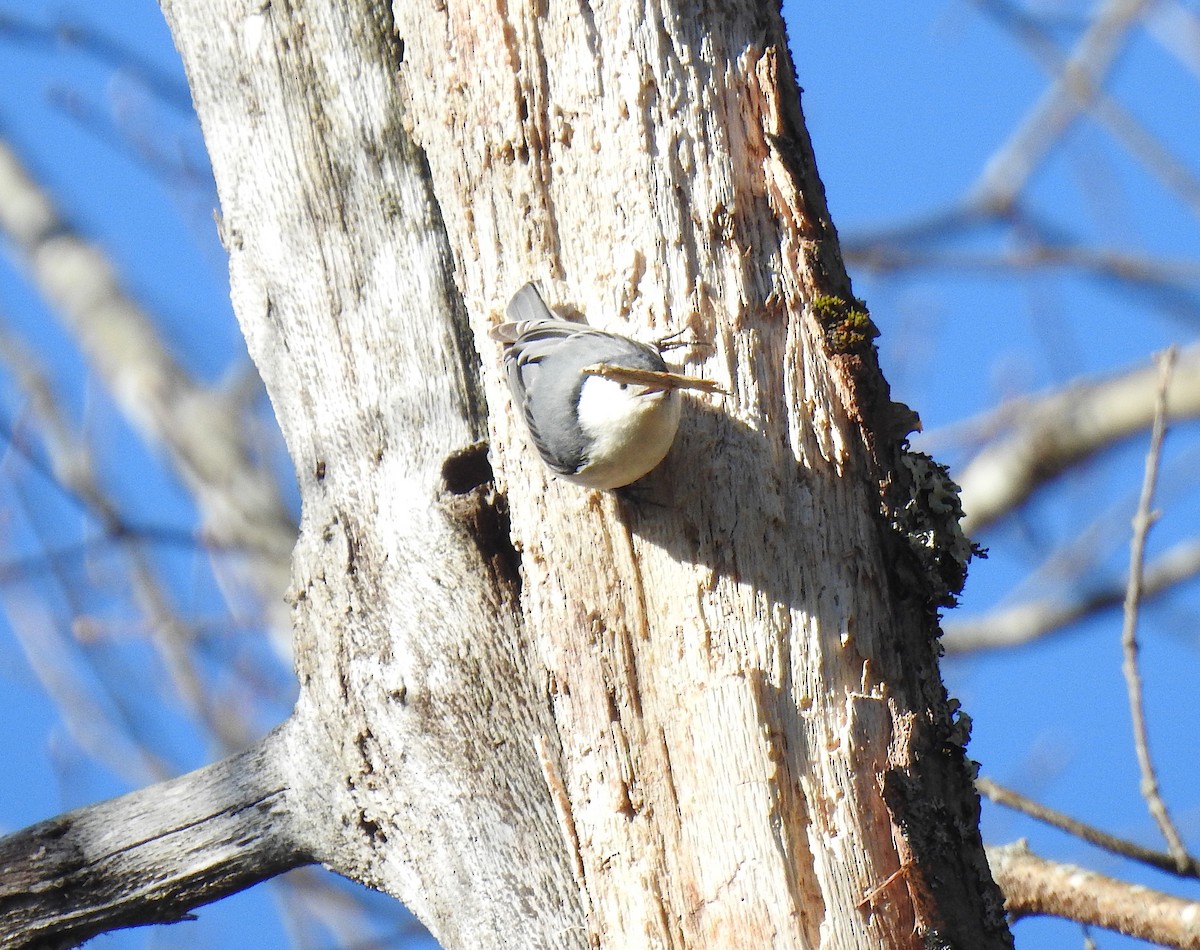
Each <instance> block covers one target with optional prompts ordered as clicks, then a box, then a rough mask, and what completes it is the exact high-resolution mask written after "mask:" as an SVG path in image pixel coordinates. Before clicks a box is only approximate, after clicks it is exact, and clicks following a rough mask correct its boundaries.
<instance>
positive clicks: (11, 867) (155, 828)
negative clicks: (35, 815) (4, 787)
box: [0, 727, 311, 950]
mask: <svg viewBox="0 0 1200 950" xmlns="http://www.w3.org/2000/svg"><path fill="white" fill-rule="evenodd" d="M285 728H286V727H284V728H281V729H278V730H276V731H275V732H273V733H271V734H270V735H269V736H267V737H266V738H265V739H264V740H263V741H262V742H260V743H259V744H258V745H256V746H254V747H253V748H250V749H248V750H246V751H245V752H241V753H238V754H237V755H234V756H230V757H229V758H227V759H224V760H222V761H221V762H218V763H216V764H215V765H210V766H208V767H206V768H203V769H199V770H197V771H195V772H189V773H188V774H187V775H183V776H180V777H179V778H175V779H172V780H170V781H167V782H162V783H160V784H157V785H151V786H150V787H148V788H143V789H140V790H138V791H136V792H131V793H130V794H128V795H123V796H121V797H120V798H114V799H111V800H109V801H106V802H101V803H99V804H96V805H89V806H87V807H85V808H80V809H77V810H76V811H73V812H70V813H68V814H66V815H62V816H59V817H57V818H52V819H50V820H49V821H44V822H42V823H40V824H37V825H32V826H31V827H29V828H26V829H24V830H23V831H18V832H16V833H15V834H12V835H9V836H8V837H6V838H3V839H0V946H4V947H6V948H9V950H18V948H22V947H38V948H43V950H44V948H63V947H71V946H76V945H78V944H79V943H82V942H83V941H84V940H87V939H88V938H90V937H93V936H95V935H96V934H99V933H103V932H105V931H108V930H114V929H117V928H119V927H130V926H137V925H141V924H152V923H173V922H176V921H180V920H186V919H188V918H189V912H190V911H191V910H192V909H193V908H196V907H199V906H200V905H202V904H208V903H211V902H212V901H214V900H217V899H218V898H221V897H225V896H227V895H229V894H232V893H235V892H237V891H240V890H243V889H245V888H247V887H249V886H250V885H252V884H255V883H258V882H259V881H262V880H265V879H267V878H270V877H273V876H275V875H276V874H280V873H282V872H283V871H287V870H289V869H291V868H294V867H299V866H300V865H303V864H308V863H310V860H311V859H310V858H309V857H308V856H307V855H306V854H305V853H304V851H303V850H302V849H301V848H300V847H298V846H297V844H296V843H295V842H294V840H293V837H292V834H291V827H290V821H289V815H290V808H289V801H290V792H289V789H288V786H287V782H286V780H285V778H284V775H285V774H286V773H285V771H284V770H283V769H282V768H281V767H280V763H281V756H280V754H281V747H282V746H283V745H284V737H285V735H286V732H285Z"/></svg>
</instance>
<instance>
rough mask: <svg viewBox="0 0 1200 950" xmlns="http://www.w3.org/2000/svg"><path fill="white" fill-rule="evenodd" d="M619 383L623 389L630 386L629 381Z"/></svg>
mask: <svg viewBox="0 0 1200 950" xmlns="http://www.w3.org/2000/svg"><path fill="white" fill-rule="evenodd" d="M619 385H620V387H621V388H622V389H628V388H629V383H620V384H619Z"/></svg>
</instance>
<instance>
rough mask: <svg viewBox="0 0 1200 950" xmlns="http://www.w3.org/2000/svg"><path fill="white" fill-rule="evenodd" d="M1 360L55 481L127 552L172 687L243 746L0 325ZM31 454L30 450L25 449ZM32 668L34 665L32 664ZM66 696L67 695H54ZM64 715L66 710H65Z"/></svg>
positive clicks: (165, 601) (37, 372)
mask: <svg viewBox="0 0 1200 950" xmlns="http://www.w3.org/2000/svg"><path fill="white" fill-rule="evenodd" d="M0 362H3V364H4V365H5V366H6V368H7V369H8V371H9V373H10V374H11V375H12V377H13V379H14V380H15V381H16V383H17V385H18V386H19V387H20V388H21V390H22V391H23V392H24V394H25V395H26V397H27V400H28V405H29V408H30V411H31V413H32V416H33V419H34V421H35V423H36V431H37V434H38V436H39V437H40V440H41V444H42V446H43V447H44V450H45V453H46V457H47V458H48V460H49V462H50V467H51V471H52V473H53V477H54V479H55V481H56V483H57V484H58V485H59V486H61V487H62V488H63V490H64V491H66V492H67V493H69V494H70V495H71V496H73V497H74V498H76V499H78V500H79V501H80V503H81V504H83V505H84V506H85V507H86V510H87V512H88V513H89V514H90V515H91V516H92V517H94V518H95V519H96V520H97V521H98V522H99V523H100V524H101V525H102V526H103V529H104V531H105V533H106V535H108V537H109V538H110V539H111V540H112V543H114V544H119V545H121V547H122V550H123V553H124V554H125V555H126V556H127V558H128V566H129V575H130V582H131V585H132V589H133V592H134V595H135V596H136V598H137V600H138V604H139V606H140V608H141V610H142V613H143V614H144V615H145V616H146V618H147V620H148V622H149V629H150V634H151V639H152V641H153V643H154V645H155V646H156V648H157V649H158V652H159V655H160V657H161V658H162V660H163V665H164V667H165V668H166V669H167V670H168V672H169V673H170V676H171V679H172V682H173V684H174V686H175V690H176V692H177V693H178V695H179V697H180V698H181V699H182V700H183V702H184V704H185V705H186V707H187V708H188V710H189V711H190V712H191V713H192V714H194V715H196V716H197V717H198V718H200V719H201V720H202V721H203V722H204V724H205V725H206V726H207V727H208V728H209V729H210V730H211V731H212V732H213V734H214V735H216V736H218V737H219V738H220V739H221V741H222V744H223V746H224V747H225V748H227V749H230V750H232V749H240V748H243V747H244V746H245V745H246V744H247V743H248V742H249V741H250V739H251V738H252V737H251V735H250V733H249V731H248V730H247V728H246V724H245V723H243V722H239V721H238V720H237V719H236V717H234V716H231V715H230V714H229V711H228V709H225V708H223V707H222V706H220V705H219V704H217V703H216V702H214V697H212V696H211V695H210V694H209V691H208V689H207V688H206V687H205V685H204V684H203V683H202V682H201V680H200V676H199V675H198V673H197V670H196V665H195V663H194V660H193V657H192V654H191V649H190V648H191V645H192V642H193V640H194V635H193V632H192V631H191V630H190V629H189V628H188V626H187V624H185V623H184V621H183V620H182V618H180V616H179V615H178V613H177V612H176V611H175V610H174V608H173V607H172V605H171V603H170V598H169V597H168V596H167V594H166V592H165V591H164V590H163V589H162V585H161V584H160V583H159V580H158V577H157V576H156V575H155V572H154V570H153V569H152V568H151V566H150V563H149V561H148V559H147V558H146V556H145V554H144V552H143V551H142V548H141V544H140V539H139V538H138V536H137V535H136V534H135V533H134V532H131V531H130V530H129V529H128V526H127V525H126V524H125V521H124V519H123V518H122V516H121V513H120V511H119V510H118V507H117V505H116V504H115V503H114V502H113V501H112V500H111V499H110V498H109V497H108V495H107V494H106V493H105V491H104V490H103V488H101V486H100V484H99V482H98V481H97V480H96V477H95V465H94V461H93V458H92V453H91V451H90V449H89V447H88V446H87V445H86V444H85V443H84V442H83V441H82V440H81V439H79V438H78V437H77V436H76V435H75V433H74V432H72V431H71V427H70V426H69V425H68V423H67V421H66V420H65V419H64V418H63V416H62V413H61V411H60V407H59V404H58V401H57V399H56V398H55V396H54V394H53V392H52V390H51V385H50V382H49V380H48V379H47V378H46V377H45V375H44V374H43V373H42V371H41V369H40V367H39V365H38V361H37V359H36V358H35V357H34V356H33V355H32V354H30V353H28V352H26V351H25V348H24V347H23V346H22V345H21V344H20V343H19V342H18V341H17V340H15V339H12V338H11V337H10V336H9V335H8V334H6V333H5V332H4V331H3V330H0ZM28 454H29V455H32V453H28ZM35 668H36V667H35ZM59 698H60V701H67V702H70V701H71V697H70V696H69V695H68V696H66V697H59ZM63 712H64V715H69V712H68V711H67V710H64V711H63Z"/></svg>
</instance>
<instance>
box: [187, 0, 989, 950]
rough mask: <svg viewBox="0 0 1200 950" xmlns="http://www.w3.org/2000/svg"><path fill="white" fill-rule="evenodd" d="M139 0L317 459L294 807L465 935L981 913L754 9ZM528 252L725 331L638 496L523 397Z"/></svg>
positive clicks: (848, 927) (847, 310)
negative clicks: (525, 407)
mask: <svg viewBox="0 0 1200 950" xmlns="http://www.w3.org/2000/svg"><path fill="white" fill-rule="evenodd" d="M164 6H165V9H166V10H167V13H168V18H169V19H170V21H171V25H172V29H173V30H174V33H175V36H176V41H177V43H178V45H179V47H180V49H181V52H182V53H183V56H184V60H185V63H186V65H187V68H188V72H189V78H190V81H191V84H192V88H193V93H194V96H195V99H196V104H197V108H198V111H199V113H200V116H201V121H202V123H203V126H204V130H205V135H206V139H207V141H208V143H209V148H210V152H211V155H212V159H213V166H214V170H215V172H216V176H217V183H218V187H219V190H220V195H221V203H222V214H223V226H224V233H225V237H226V245H227V247H228V248H229V251H230V257H231V277H232V286H233V295H234V304H235V307H236V309H237V312H238V316H239V319H240V320H241V322H242V326H243V328H244V330H245V333H246V336H247V339H248V343H249V346H250V351H251V354H252V356H253V357H254V359H255V361H256V363H257V365H258V366H259V368H260V371H261V372H262V375H263V378H264V381H265V382H266V384H267V387H268V390H269V392H270V394H271V398H272V400H273V402H274V405H275V409H276V412H277V414H278V416H279V419H280V423H281V426H282V428H283V432H284V435H285V438H286V439H287V442H288V445H289V449H290V451H291V454H292V457H293V460H294V461H295V464H296V470H297V472H298V475H299V478H300V482H301V489H302V495H303V499H304V519H303V524H302V529H301V539H300V542H299V545H298V548H297V551H296V556H295V562H294V571H293V598H294V603H295V607H296V611H295V617H296V624H297V649H296V654H297V666H298V672H299V675H300V681H301V699H300V702H299V705H298V707H297V710H296V714H295V718H294V722H293V723H292V726H293V728H291V729H289V731H288V736H289V741H290V742H291V744H292V745H291V755H290V757H289V761H290V762H291V764H292V766H293V769H294V773H293V775H292V781H293V782H294V785H295V789H296V792H297V794H298V795H299V796H300V797H301V800H302V801H303V802H304V817H305V818H306V820H307V828H306V832H305V838H304V840H305V843H306V846H307V847H308V849H309V850H311V852H312V853H313V854H314V855H315V856H316V857H317V858H319V859H320V860H322V861H324V862H325V863H327V864H329V865H330V866H331V867H334V868H335V869H337V870H339V871H341V872H343V873H345V874H347V875H349V876H351V877H354V878H356V879H358V880H361V881H365V882H367V883H371V884H374V885H376V886H379V887H381V888H384V889H386V890H388V891H390V892H391V893H393V894H396V895H397V896H399V897H400V898H401V899H403V900H404V901H405V902H406V903H407V904H408V905H409V906H410V907H411V908H412V909H413V910H414V912H416V913H417V914H418V915H419V916H420V917H421V918H422V919H423V920H424V921H425V922H426V923H427V924H428V925H429V926H430V928H431V929H432V930H433V931H434V933H435V934H436V935H437V937H438V938H439V939H440V940H441V941H442V942H443V944H444V945H445V946H447V947H451V948H452V947H481V946H487V947H503V946H511V947H522V948H527V947H552V946H553V947H559V946H561V947H580V946H587V945H589V944H590V945H592V946H597V947H612V948H631V947H643V946H644V947H683V946H687V947H722V948H731V947H753V948H761V947H788V948H792V947H830V948H833V947H889V948H898V947H916V946H921V945H922V944H924V945H956V946H960V947H971V948H981V950H986V948H989V947H1003V946H1007V945H1009V937H1008V934H1007V931H1006V930H1005V927H1004V923H1003V919H1002V917H1001V914H1000V903H999V897H998V894H997V892H996V891H995V889H994V886H993V885H992V883H991V881H990V877H989V875H988V872H987V867H986V863H985V861H984V858H983V852H982V847H981V844H980V841H979V838H978V832H977V827H976V826H977V817H978V816H977V807H978V803H977V799H976V798H975V796H974V793H973V791H972V789H971V786H970V775H969V768H968V763H966V761H965V757H964V755H963V750H962V744H963V739H964V732H965V729H964V727H963V726H962V725H961V724H960V723H956V722H955V720H954V717H953V715H952V710H951V708H950V706H949V704H948V703H947V701H946V697H945V695H944V691H943V689H942V687H941V683H940V680H939V678H938V675H937V668H936V658H935V657H936V648H935V645H934V640H933V636H934V633H935V627H936V623H935V608H936V604H937V603H938V602H939V601H940V600H942V599H943V594H942V593H939V590H938V588H939V583H938V582H935V581H931V580H930V579H928V578H927V577H926V576H924V574H923V573H922V571H921V570H920V569H919V566H918V562H917V561H916V559H915V558H914V556H913V555H912V554H911V553H910V549H909V548H908V547H907V546H906V545H905V543H904V541H903V540H902V539H901V538H900V537H899V536H898V534H897V533H896V532H894V531H893V529H892V527H891V524H892V522H893V521H894V520H896V518H897V512H898V510H899V509H900V507H901V506H902V505H903V504H905V502H906V501H907V500H908V495H907V489H908V486H907V483H906V477H905V476H902V475H901V474H899V473H901V472H902V471H904V470H903V469H902V468H901V466H900V454H899V439H900V437H901V436H902V435H903V434H904V432H905V429H906V426H905V423H906V421H907V419H908V416H907V414H906V413H905V412H904V411H902V410H901V409H898V408H897V407H894V406H893V405H892V404H891V403H890V401H889V400H888V398H887V391H886V387H885V385H884V383H883V381H882V378H881V377H880V376H879V374H878V370H877V367H876V366H875V362H874V352H873V349H872V347H871V344H870V338H871V332H872V330H871V327H870V323H869V320H868V319H867V317H866V315H865V313H863V312H862V311H861V308H860V307H859V305H857V304H856V303H855V302H854V301H853V299H852V297H851V296H850V289H849V282H848V280H847V279H846V277H845V274H844V271H843V269H842V266H841V262H840V258H839V255H838V249H837V245H836V238H835V235H834V231H833V227H832V225H831V223H830V222H829V220H828V216H827V213H826V210H825V206H824V197H823V194H822V192H821V187H820V183H819V181H818V180H817V177H816V173H815V168H814V164H813V159H812V154H811V150H810V147H809V143H808V140H807V137H806V134H805V132H804V128H803V123H802V117H801V115H800V110H799V102H798V98H797V89H796V86H795V82H794V78H793V76H792V67H791V63H790V59H789V55H788V51H787V48H786V44H785V40H784V35H783V30H782V24H781V21H780V19H779V16H778V11H777V10H776V9H774V8H771V7H760V6H759V5H757V4H752V3H744V2H743V3H721V4H714V5H704V4H699V5H693V4H688V3H677V4H673V3H667V2H663V3H660V4H658V5H655V6H652V7H641V8H635V7H632V6H630V5H629V4H626V3H621V2H612V3H599V4H595V5H592V6H586V5H585V6H583V7H581V8H572V9H570V10H567V9H565V8H563V7H561V6H557V5H544V6H538V5H528V6H527V5H525V4H520V3H516V4H508V5H500V6H498V7H497V6H488V5H482V6H481V5H479V4H476V3H474V2H462V0H452V2H450V3H434V2H432V0H430V2H420V0H413V2H405V3H401V4H398V5H396V7H395V8H394V9H392V10H389V8H388V7H386V6H384V5H380V4H377V3H331V2H311V3H307V2H292V3H287V2H274V3H271V4H269V5H263V4H260V3H246V2H244V0H242V2H237V0H222V2H210V0H205V2H200V0H169V2H166V3H165V4H164ZM392 16H394V17H395V23H394V24H393V22H392V19H391V18H392ZM410 135H411V137H412V138H415V141H416V144H417V145H418V146H419V147H420V149H421V150H422V151H420V152H417V151H415V150H414V147H413V145H412V144H411V142H410ZM425 163H427V174H426V173H425V169H424V167H423V166H424V165H425ZM430 183H432V189H433V190H432V192H431V191H430V190H429V186H430ZM434 196H436V200H435V197H434ZM531 277H541V278H543V279H544V282H545V289H546V290H547V294H548V296H549V297H550V299H551V300H552V301H554V302H557V303H559V304H562V305H565V306H567V307H569V308H578V309H581V310H583V311H585V312H586V313H587V315H588V317H589V318H590V320H591V321H592V322H593V323H597V324H601V325H605V326H607V327H610V328H617V329H621V330H624V331H626V332H630V333H634V334H640V335H643V336H646V337H650V336H653V335H655V334H656V333H661V332H663V331H665V330H668V329H670V330H675V329H679V328H681V327H684V326H687V327H689V328H690V329H691V330H692V331H693V333H694V334H695V335H696V336H697V337H699V338H701V339H702V340H704V341H705V342H706V343H708V344H709V345H710V348H703V349H700V348H698V349H697V350H696V351H695V352H694V354H693V359H692V362H693V363H694V364H695V365H694V367H693V368H694V369H695V370H697V371H699V372H703V373H704V374H706V375H709V376H711V377H714V378H716V379H718V380H720V381H721V382H722V383H723V384H724V385H725V387H726V388H727V389H728V390H729V392H730V393H731V395H730V396H729V397H727V398H724V399H715V398H714V399H699V398H697V399H695V400H694V401H693V402H692V403H691V404H690V406H689V410H688V412H687V415H686V418H685V421H684V424H683V428H682V431H681V435H680V438H679V440H678V442H677V444H676V446H675V449H674V450H673V452H672V454H671V456H670V457H669V458H668V460H667V462H666V463H665V464H664V465H663V466H662V467H661V468H660V469H659V470H657V471H656V472H655V473H654V474H653V475H652V476H651V478H650V479H648V481H647V484H646V489H647V492H648V494H649V496H650V500H649V502H648V503H645V504H643V505H641V506H635V505H627V504H625V503H623V502H621V501H619V500H618V499H616V498H614V497H613V496H610V495H602V494H595V493H589V492H586V491H581V490H579V489H578V488H576V487H573V486H571V485H568V484H563V483H558V482H554V481H552V480H550V479H549V478H548V477H547V473H546V472H545V470H544V469H543V468H542V467H541V466H540V464H539V463H538V461H537V459H536V456H535V453H534V452H533V451H532V450H531V447H530V446H529V445H528V444H527V442H526V440H525V439H524V437H523V436H522V435H521V434H520V433H519V432H518V431H517V430H515V429H514V428H513V426H512V419H511V416H510V415H509V413H508V412H507V399H506V394H505V392H504V390H503V387H502V383H501V372H500V359H499V353H498V351H497V347H496V345H495V344H492V343H490V342H488V341H487V338H486V331H487V329H488V327H489V326H490V325H491V323H492V322H493V321H494V319H496V314H497V313H498V312H499V311H500V310H501V309H502V308H503V305H504V303H505V302H506V300H507V298H508V297H509V295H511V293H512V292H513V291H514V290H515V289H516V288H517V287H518V286H520V285H521V284H522V283H523V282H524V281H526V280H527V279H530V278H531ZM455 284H457V289H456V286H455ZM459 292H461V298H460V297H459V296H458V294H459ZM472 341H475V345H476V346H477V347H478V351H479V354H481V357H480V356H476V353H475V349H474V348H473V345H472ZM479 379H482V384H483V392H484V393H485V394H486V397H487V402H488V404H489V405H490V407H491V412H490V414H489V415H488V416H487V417H486V422H487V426H486V429H485V425H484V422H485V416H484V413H483V409H482V406H483V400H482V399H481V398H480V396H481V393H480V391H479V388H478V380H479ZM485 432H486V433H488V434H490V436H491V445H492V448H491V453H490V458H491V462H492V464H493V465H495V466H496V472H497V475H498V479H497V485H498V486H499V487H500V489H501V490H504V491H506V493H507V496H508V498H509V500H510V502H511V518H512V521H511V528H510V525H509V523H508V513H507V510H506V508H505V504H504V497H503V495H499V494H497V493H496V491H495V490H494V489H493V487H492V485H491V483H490V478H491V470H490V468H489V465H488V460H487V458H485V457H484V455H483V454H482V451H481V450H480V449H479V448H477V447H476V448H472V446H473V445H474V444H475V443H476V440H478V438H479V437H480V436H481V435H483V434H485ZM510 533H511V539H512V541H513V542H515V550H514V549H513V547H512V546H511V545H510V542H509V538H510ZM517 552H519V571H518V569H517V568H518V558H517Z"/></svg>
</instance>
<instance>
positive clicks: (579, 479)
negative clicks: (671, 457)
mask: <svg viewBox="0 0 1200 950" xmlns="http://www.w3.org/2000/svg"><path fill="white" fill-rule="evenodd" d="M680 403H681V398H680V395H679V392H678V391H677V390H667V391H665V392H663V391H659V392H653V393H646V391H645V387H642V386H637V385H629V386H628V387H626V388H625V389H622V388H621V386H620V385H619V384H618V383H615V382H613V381H612V380H610V379H605V378H603V377H601V376H589V377H588V378H587V379H586V380H585V381H584V383H583V388H582V390H581V391H580V394H579V424H580V427H581V428H582V429H583V432H584V435H585V436H586V437H587V440H588V444H589V450H588V462H587V464H586V465H584V467H583V468H581V469H580V470H579V471H578V472H576V473H575V474H574V475H568V476H565V477H567V478H569V479H570V480H571V481H573V482H576V483H577V484H580V485H586V486H587V487H589V488H605V489H607V488H620V487H621V486H623V485H628V484H630V483H631V482H635V481H637V480H638V479H639V478H641V477H642V476H643V475H645V474H646V473H647V472H649V471H650V470H651V469H652V468H654V466H656V465H657V464H658V463H659V462H661V461H662V460H663V459H664V458H665V457H666V454H667V452H669V451H670V450H671V444H672V443H673V442H674V441H675V433H676V431H677V430H678V429H679V412H680Z"/></svg>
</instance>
